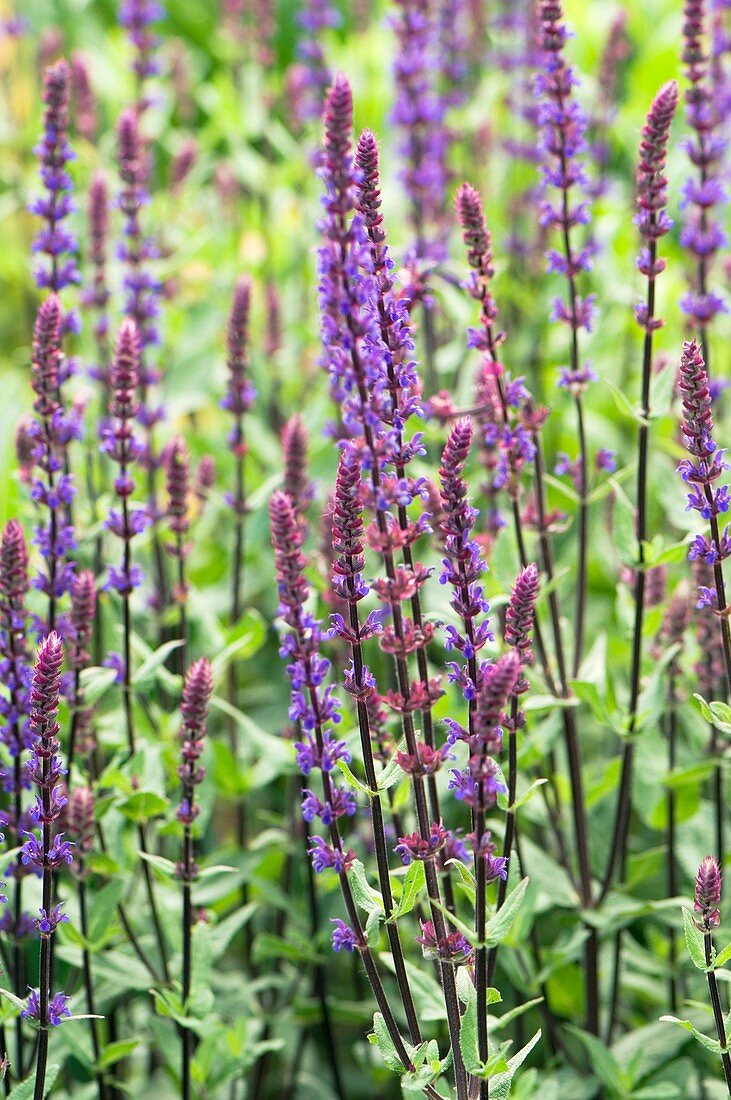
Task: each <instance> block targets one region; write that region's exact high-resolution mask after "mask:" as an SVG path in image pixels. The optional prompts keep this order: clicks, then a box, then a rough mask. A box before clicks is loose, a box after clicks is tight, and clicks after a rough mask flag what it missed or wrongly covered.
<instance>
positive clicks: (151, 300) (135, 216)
mask: <svg viewBox="0 0 731 1100" xmlns="http://www.w3.org/2000/svg"><path fill="white" fill-rule="evenodd" d="M147 157H148V154H147V151H146V149H145V147H144V144H143V141H142V137H141V134H140V129H139V118H138V115H137V113H136V112H135V111H134V110H133V109H132V108H128V109H127V110H125V111H123V112H122V114H121V115H120V118H119V123H118V126H117V159H118V165H119V175H120V178H121V181H122V189H121V192H120V195H119V207H120V209H121V211H122V215H123V219H124V229H123V233H124V235H123V240H122V243H121V244H120V246H119V257H120V259H121V260H122V263H123V265H124V278H123V283H124V290H125V313H126V315H127V316H128V317H130V318H131V319H132V320H133V321H134V322H135V325H136V327H137V334H138V340H139V345H140V356H139V367H138V381H137V385H138V389H139V404H138V408H137V418H138V420H139V422H140V425H141V427H142V431H143V435H144V448H143V450H142V451H141V452H140V455H139V456H138V457H139V458H140V461H141V462H142V463H143V464H144V466H145V467H146V469H147V507H148V512H149V515H150V519H151V521H152V523H153V524H156V523H157V520H158V518H159V516H158V501H157V469H158V465H159V456H158V455H157V454H156V451H155V426H156V425H157V424H158V423H159V422H160V421H161V420H162V419H163V416H164V412H163V409H162V407H160V406H155V405H154V403H153V402H152V401H151V392H150V391H151V388H152V387H153V386H154V385H155V384H156V383H157V382H159V380H160V373H159V371H158V370H157V369H156V368H154V367H152V366H150V363H149V349H150V348H151V347H153V346H155V345H156V344H158V343H159V341H160V334H159V330H158V326H157V324H156V320H157V317H158V316H159V313H160V305H159V297H160V293H161V290H162V287H161V284H160V281H159V279H158V278H157V277H156V275H155V274H154V273H153V271H151V270H150V263H151V261H154V260H155V259H157V257H158V256H159V248H158V245H157V242H156V241H155V240H154V238H153V237H151V236H148V235H145V232H144V230H143V223H142V211H143V209H144V206H145V205H146V204H147V203H148V202H149V195H148V192H147V174H148V160H147ZM153 548H154V558H155V585H156V602H157V607H158V610H161V609H162V608H163V607H165V604H166V590H167V585H166V578H165V560H164V555H163V550H162V545H161V543H160V539H159V537H158V535H157V530H155V533H154V537H153Z"/></svg>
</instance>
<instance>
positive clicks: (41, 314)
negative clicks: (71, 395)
mask: <svg viewBox="0 0 731 1100" xmlns="http://www.w3.org/2000/svg"><path fill="white" fill-rule="evenodd" d="M62 323H63V315H62V312H61V304H60V301H59V299H58V297H57V296H56V295H55V294H51V295H50V296H49V297H48V298H47V299H46V300H45V301H44V302H43V303H42V304H41V307H40V309H39V311H38V316H37V318H36V323H35V327H34V329H33V348H32V352H31V385H32V386H33V392H34V393H35V401H34V402H33V409H34V411H35V414H36V419H35V421H34V423H33V424H32V426H31V428H30V432H31V436H32V438H33V441H34V448H33V458H34V461H35V464H36V468H37V471H38V473H37V475H36V476H35V477H34V478H33V480H32V482H31V496H32V498H33V500H34V501H36V502H37V503H38V504H40V505H41V506H42V509H43V512H42V518H40V520H39V522H38V524H37V525H36V528H35V535H34V542H35V544H36V545H37V546H38V547H39V549H40V552H41V556H42V558H43V566H42V568H41V571H40V573H39V575H38V577H37V578H36V580H35V581H34V584H35V587H37V588H39V589H40V590H41V591H42V592H44V593H45V594H46V595H47V596H48V600H49V611H48V619H49V622H48V626H49V628H53V627H54V626H55V625H56V602H57V600H58V598H59V597H60V596H62V595H63V594H64V593H65V592H68V591H69V588H70V586H71V580H72V577H73V565H72V563H71V562H69V561H68V555H69V554H71V553H72V552H73V550H74V549H75V546H76V541H75V537H74V530H73V527H72V526H71V524H70V523H68V515H69V508H70V505H71V502H72V500H73V497H74V494H75V492H76V489H75V486H74V482H73V478H72V477H71V475H70V474H68V473H67V472H66V468H67V451H66V448H67V446H68V442H69V439H70V438H72V437H73V436H74V435H75V434H77V431H78V424H77V422H76V420H75V418H74V417H73V415H72V416H70V417H69V416H67V415H66V414H65V412H64V409H63V408H62V405H61V398H60V387H61V381H62V376H63V354H62V352H61V329H62ZM45 512H47V513H48V516H47V519H44V518H43V515H44V514H45Z"/></svg>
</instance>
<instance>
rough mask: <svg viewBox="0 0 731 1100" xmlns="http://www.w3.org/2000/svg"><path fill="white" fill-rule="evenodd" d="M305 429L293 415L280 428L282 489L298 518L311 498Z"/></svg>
mask: <svg viewBox="0 0 731 1100" xmlns="http://www.w3.org/2000/svg"><path fill="white" fill-rule="evenodd" d="M308 444H309V440H308V438H307V429H306V428H305V425H304V423H303V421H302V418H301V417H300V416H297V415H295V416H293V417H292V418H291V419H290V420H288V421H287V423H286V424H285V425H284V428H283V430H282V451H283V461H284V491H285V493H286V494H287V496H288V497H289V499H290V500H291V501H292V507H293V508H294V510H295V512H296V514H297V515H298V516H299V517H300V519H303V518H304V514H305V512H306V511H307V506H308V505H309V503H310V501H311V500H312V496H313V492H314V490H313V485H312V482H311V481H310V479H309V478H308V476H307V448H308Z"/></svg>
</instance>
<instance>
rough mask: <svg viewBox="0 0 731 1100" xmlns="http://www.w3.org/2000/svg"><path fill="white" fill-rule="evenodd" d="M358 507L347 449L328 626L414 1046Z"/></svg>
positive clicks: (355, 474)
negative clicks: (376, 719)
mask: <svg viewBox="0 0 731 1100" xmlns="http://www.w3.org/2000/svg"><path fill="white" fill-rule="evenodd" d="M362 507H363V505H362V500H361V471H360V464H359V462H358V460H357V455H356V454H354V452H353V451H352V450H351V449H347V448H346V450H345V451H344V452H343V454H342V456H341V459H340V465H339V467H338V476H337V481H336V483H335V494H334V498H333V514H332V545H333V551H334V553H335V554H336V555H337V557H336V560H335V563H334V566H333V579H332V585H333V589H334V591H335V594H336V596H337V597H338V598H339V599H340V600H343V601H344V602H345V604H346V605H347V609H348V610H347V620H346V619H344V618H343V616H342V615H340V614H335V615H333V616H332V623H333V629H334V631H335V633H336V634H338V635H339V636H340V637H341V638H342V639H343V640H344V642H345V643H346V645H348V647H349V649H350V653H351V666H350V669H346V672H345V690H346V691H347V692H348V693H349V694H350V695H351V696H352V697H353V698H354V699H355V703H356V709H357V714H358V730H359V733H360V745H361V752H362V754H363V765H364V768H365V774H366V782H367V784H368V787H369V788H370V790H371V791H372V792H373V795H372V797H371V802H370V806H371V820H372V825H373V840H374V846H375V851H376V862H377V866H378V882H379V886H380V888H381V894H382V896H383V907H384V914H385V919H386V930H387V933H388V941H389V945H390V947H391V954H392V956H393V960H394V966H395V969H396V978H397V981H398V986H399V992H400V994H401V999H402V1002H403V1006H404V1011H405V1012H406V1018H407V1021H408V1025H409V1036H410V1039H411V1042H412V1043H414V1044H415V1045H417V1044H418V1043H420V1042H421V1033H420V1029H419V1020H418V1017H417V1014H416V1008H415V1006H414V1001H413V998H412V995H411V990H410V988H409V980H408V976H407V974H406V965H405V962H404V954H403V948H402V946H401V937H400V935H399V931H398V928H397V926H396V924H395V922H393V921H392V920H391V917H392V915H393V911H394V902H393V894H392V891H391V880H390V877H389V864H388V848H387V843H386V832H385V825H384V820H383V807H382V805H381V796H380V794H379V793H378V777H377V775H376V767H375V759H374V754H373V741H372V730H371V725H370V713H369V709H368V701H369V700H373V697H374V696H375V695H376V694H377V691H376V682H375V677H374V676H373V674H372V672H371V671H370V669H369V668H368V666H367V665H366V664H365V662H364V656H363V644H364V642H366V641H367V640H368V638H369V637H371V636H372V635H373V634H374V633H376V632H378V630H380V628H381V622H380V616H379V615H378V613H377V612H376V613H371V614H370V615H369V616H368V618H367V619H366V620H365V622H361V620H360V615H359V612H358V604H359V603H360V601H361V600H362V599H364V598H365V597H366V596H367V595H368V593H369V591H370V589H369V588H368V585H367V584H366V583H365V582H364V580H363V572H362V571H363V568H364V566H365V556H364V553H363V550H364V534H365V529H364V525H363V517H362ZM402 756H403V758H404V759H405V754H402ZM443 758H444V756H443V754H439V753H437V754H433V756H432V755H429V756H427V755H425V754H422V756H421V758H420V760H419V761H418V764H417V763H416V762H413V763H414V766H418V767H421V768H423V769H424V771H425V772H426V771H427V770H431V771H432V772H433V771H434V770H435V769H436V768H438V767H439V766H440V765H441V763H442V761H443ZM399 759H401V757H400V758H399ZM305 795H306V797H305V803H304V810H305V816H306V817H307V818H308V819H311V817H312V816H318V817H320V818H321V819H322V820H324V819H325V818H326V817H328V816H329V815H331V814H336V815H337V814H339V813H345V814H352V813H354V812H355V809H356V806H355V799H354V798H353V796H352V794H351V793H350V792H347V791H345V792H343V797H342V799H341V800H340V802H339V804H338V806H337V807H334V806H329V805H327V804H323V803H322V802H321V801H320V800H319V799H317V798H316V797H315V796H314V795H313V794H312V792H311V791H306V792H305Z"/></svg>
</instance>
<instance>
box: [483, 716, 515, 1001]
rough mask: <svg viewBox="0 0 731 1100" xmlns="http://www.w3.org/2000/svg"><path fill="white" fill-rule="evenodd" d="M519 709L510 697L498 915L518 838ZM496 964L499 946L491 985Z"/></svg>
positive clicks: (492, 952) (493, 959)
mask: <svg viewBox="0 0 731 1100" xmlns="http://www.w3.org/2000/svg"><path fill="white" fill-rule="evenodd" d="M518 709H519V699H518V696H517V695H512V696H511V697H510V723H509V725H508V812H507V814H506V815H505V838H504V840H503V855H504V856H506V857H507V860H508V869H507V874H506V876H505V878H504V879H502V878H501V879H500V880H499V882H498V889H497V901H496V904H495V912H496V913H497V912H499V910H500V909H502V907H503V904H504V903H505V898H506V896H507V893H508V876H509V875H510V865H511V862H512V860H511V853H512V850H513V840H514V838H515V836H516V824H515V809H514V805H515V794H516V790H517V780H518V743H517V729H516V722H517V718H518ZM496 962H497V944H496V945H495V947H492V948H491V949H490V953H489V958H488V969H487V981H488V984H489V985H492V980H493V975H494V973H495V964H496Z"/></svg>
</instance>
